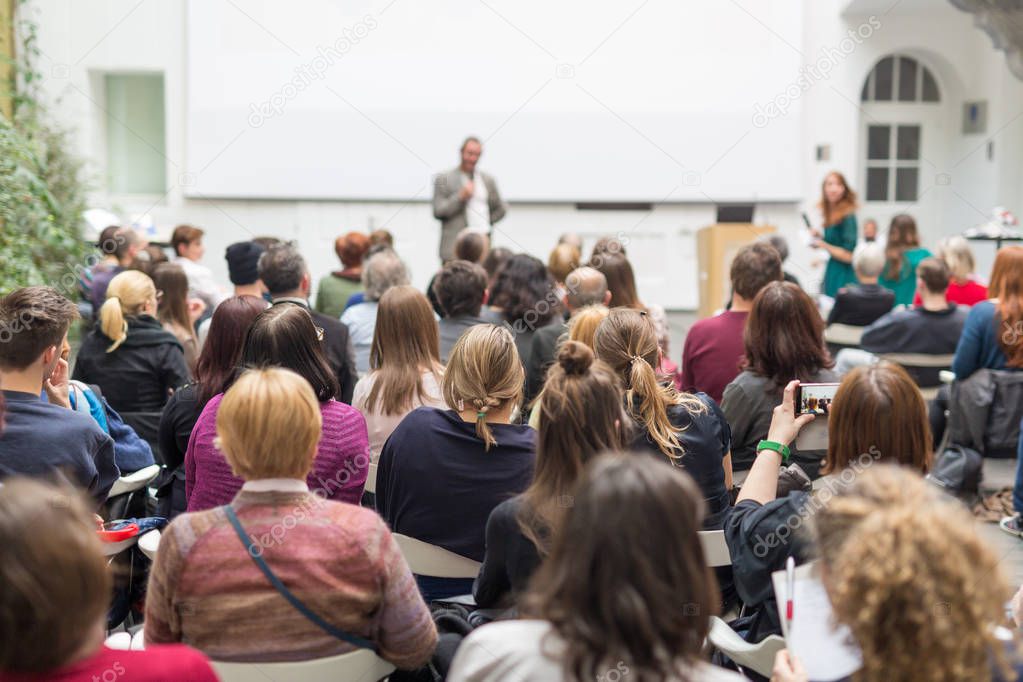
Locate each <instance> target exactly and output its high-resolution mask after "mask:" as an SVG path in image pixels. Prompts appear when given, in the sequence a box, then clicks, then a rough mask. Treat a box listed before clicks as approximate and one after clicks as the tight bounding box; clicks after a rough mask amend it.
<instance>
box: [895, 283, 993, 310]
mask: <svg viewBox="0 0 1023 682" xmlns="http://www.w3.org/2000/svg"><path fill="white" fill-rule="evenodd" d="M945 300H946V301H948V302H949V303H956V304H958V305H977V304H978V303H980V302H981V301H986V300H987V287H986V286H984V285H983V284H978V283H977V282H974V281H973V280H972V279H970V280H967V281H966V282H965V283H963V284H957V283H956V282H949V284H948V289H946V290H945ZM922 304H923V302H922V301H921V299H920V292H917V294H916V295H915V296H914V297H913V305H914V306H919V305H922Z"/></svg>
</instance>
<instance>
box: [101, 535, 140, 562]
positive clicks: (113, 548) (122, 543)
mask: <svg viewBox="0 0 1023 682" xmlns="http://www.w3.org/2000/svg"><path fill="white" fill-rule="evenodd" d="M138 540H139V536H138V535H134V536H132V537H130V538H128V539H127V540H119V541H118V542H104V543H102V544H103V556H110V557H112V556H114V555H115V554H120V553H121V552H123V551H124V550H126V549H128V548H129V547H131V546H132V545H134V544H135V543H136V542H138Z"/></svg>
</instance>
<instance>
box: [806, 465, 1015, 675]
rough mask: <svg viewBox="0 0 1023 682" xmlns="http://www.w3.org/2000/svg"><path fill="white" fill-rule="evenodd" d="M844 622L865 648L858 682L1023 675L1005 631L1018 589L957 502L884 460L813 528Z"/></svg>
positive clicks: (836, 500) (842, 494) (826, 582)
mask: <svg viewBox="0 0 1023 682" xmlns="http://www.w3.org/2000/svg"><path fill="white" fill-rule="evenodd" d="M810 527H811V530H812V533H813V535H814V537H815V540H816V545H817V548H818V551H819V552H820V558H821V577H822V580H823V582H824V586H825V588H826V589H827V592H828V595H829V596H830V598H831V604H832V607H833V609H834V614H835V619H836V620H837V621H838V622H839V623H842V624H844V625H846V626H848V627H849V629H850V630H851V632H852V635H853V638H854V639H855V640H856V642H857V644H859V646H860V649H861V650H862V652H863V667H862V668H861V669H860V670H859V672H857V673H856V674H855V675H854V677H853V679H854V680H856V682H903V681H905V682H910V681H915V680H930V681H935V682H952V681H953V680H954V681H957V682H958V681H965V680H971V681H973V680H989V679H991V674H992V663H994V665H995V666H997V667H998V669H999V671H1000V672H1001V673H1002V675H1003V676H1004V678H1005V679H1015V675H1014V674H1013V672H1012V668H1011V666H1010V665H1009V661H1008V656H1007V654H1006V649H1005V642H1003V641H1000V640H999V638H998V636H997V635H996V632H995V626H996V625H998V624H999V623H1000V622H1002V620H1003V619H1004V613H1005V612H1004V609H1003V607H1004V604H1005V602H1006V600H1007V599H1008V598H1009V596H1010V590H1009V587H1008V584H1007V582H1006V581H1005V577H1004V576H1003V574H1002V571H1001V568H1000V566H999V559H998V557H997V556H996V555H995V554H994V553H993V552H992V551H991V548H990V547H989V546H988V545H987V543H985V542H984V541H983V540H982V539H981V537H980V535H979V533H978V531H977V527H976V523H975V522H974V520H973V518H972V517H971V516H970V514H969V513H968V512H967V511H966V509H965V508H964V507H963V506H962V505H961V504H959V503H958V502H957V501H956V500H953V499H952V498H950V497H947V496H946V495H945V494H944V493H942V492H941V491H939V490H938V489H937V488H934V487H932V486H931V485H930V484H928V483H927V482H926V481H925V480H924V479H923V478H921V477H920V476H919V475H917V474H915V473H914V472H912V471H910V470H908V469H905V468H902V467H898V466H895V465H888V464H876V465H873V466H872V467H871V468H870V469H868V470H866V471H865V472H863V473H862V474H860V476H859V477H858V478H857V479H856V480H855V481H854V482H853V483H852V484H850V485H849V487H848V488H846V489H844V490H842V491H841V492H840V493H838V494H837V495H836V496H835V497H834V498H833V499H832V500H831V501H830V502H829V504H828V505H827V506H826V507H825V508H823V509H822V510H821V511H819V512H818V513H817V514H816V516H815V517H814V519H813V520H812V522H811V525H810Z"/></svg>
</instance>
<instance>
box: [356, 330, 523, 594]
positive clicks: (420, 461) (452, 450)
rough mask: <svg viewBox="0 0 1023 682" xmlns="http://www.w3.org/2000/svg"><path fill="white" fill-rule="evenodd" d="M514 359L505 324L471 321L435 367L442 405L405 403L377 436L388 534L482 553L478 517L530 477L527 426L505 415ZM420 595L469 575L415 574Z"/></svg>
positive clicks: (514, 385) (514, 386)
mask: <svg viewBox="0 0 1023 682" xmlns="http://www.w3.org/2000/svg"><path fill="white" fill-rule="evenodd" d="M523 379H524V377H523V371H522V364H521V363H520V362H519V359H518V356H517V354H516V352H515V342H514V340H513V339H512V335H511V332H509V331H508V330H507V329H504V328H502V327H497V326H494V325H477V326H475V327H471V328H470V329H469V330H468V331H466V332H465V334H464V335H462V338H460V339H459V340H458V343H456V344H455V348H454V350H452V352H451V359H450V361H449V362H448V365H447V367H446V368H445V370H444V384H443V391H444V400H445V402H446V403H447V405H448V407H449V408H450V409H448V410H440V409H435V408H432V407H421V408H419V409H417V410H413V411H412V412H410V413H409V415H408V416H407V417H405V419H404V420H402V422H401V423H400V424H398V427H397V428H396V429H395V430H394V432H393V433H392V434H391V437H390V438H389V439H388V440H387V442H386V443H385V444H384V449H383V451H382V452H381V454H380V464H379V469H378V470H377V492H376V504H377V510H378V511H379V512H380V514H381V516H383V517H384V520H386V521H387V523H388V524H389V525H390V527H391V529H392V530H393V531H394V532H396V533H403V534H405V535H409V536H412V537H414V538H418V539H419V540H422V541H424V542H428V543H430V544H433V545H439V546H441V547H443V548H444V549H447V550H450V551H452V552H454V553H456V554H461V555H463V556H467V557H469V558H470V559H474V560H476V561H482V560H483V554H484V546H485V545H484V531H485V528H486V523H487V518H488V517H489V516H490V513H491V512H492V511H493V510H494V507H496V506H497V505H498V504H500V503H501V502H503V501H505V500H506V499H508V498H509V497H511V496H513V495H516V494H518V493H521V492H522V491H523V490H525V489H526V488H527V487H528V486H529V482H530V481H531V480H532V476H533V458H534V456H533V451H534V448H535V436H536V433H535V432H534V431H533V429H531V428H530V427H528V426H524V425H520V424H517V423H513V422H514V419H513V416H514V415H515V413H516V410H517V408H518V404H519V402H520V399H521V397H522V384H523ZM419 582H420V588H421V589H422V590H423V593H424V595H426V597H427V598H428V599H437V598H442V597H448V596H451V595H456V594H465V593H466V592H469V591H470V589H471V588H472V581H471V580H460V579H425V578H420V579H419Z"/></svg>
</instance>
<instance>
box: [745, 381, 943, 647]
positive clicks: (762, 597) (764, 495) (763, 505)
mask: <svg viewBox="0 0 1023 682" xmlns="http://www.w3.org/2000/svg"><path fill="white" fill-rule="evenodd" d="M798 385H799V382H798V381H791V382H789V384H788V385H787V386H786V387H785V392H784V394H783V395H782V399H781V403H779V406H778V407H777V408H776V409H775V411H774V417H773V418H772V420H771V427H770V429H769V430H768V433H767V439H766V440H765V441H762V442H761V443H760V444H759V445H758V446H757V459H756V461H755V462H754V463H753V467H752V468H751V469H750V472H749V475H748V476H747V477H746V480H745V481H744V482H743V484H742V488H741V489H740V490H739V497H738V499H737V500H736V502H735V507H734V508H733V509H732V513H731V515H730V516H729V518H728V522H727V523H726V525H725V540H726V541H727V542H728V549H729V551H730V552H731V556H732V569H733V571H734V575H735V586H736V588H737V590H738V593H739V596H740V597H741V598H742V601H743V603H744V604H745V605H746V607H747V609H749V610H750V611H751V612H752V614H753V620H752V622H751V623H750V629H749V632H748V634H747V635H746V639H748V640H750V641H753V642H758V641H760V640H761V639H763V638H764V637H766V636H767V635H770V634H775V633H778V632H780V631H781V627H780V624H779V621H778V610H777V608H776V605H775V596H774V588H773V586H772V583H771V573H773V572H774V571H778V570H782V569H784V568H785V562H786V559H787V558H788V557H790V556H792V557H795V559H796V560H797V562H801V561H803V560H806V558H807V556H808V554H809V552H810V550H809V547H808V546H807V544H806V542H805V540H804V539H803V537H802V536H801V535H800V534H799V533H796V532H795V531H796V529H797V527H796V526H793V521H792V519H800V520H802V519H805V517H806V516H807V515H808V514H813V513H814V512H816V511H817V510H819V509H820V508H821V507H822V506H825V505H827V503H828V500H830V499H831V498H832V497H833V496H834V492H835V491H834V487H835V485H836V484H837V483H838V481H839V480H845V479H846V473H845V472H846V471H849V472H850V474H849V476H856V475H857V473H859V472H862V471H863V469H864V468H866V467H869V466H873V465H875V464H877V463H879V462H893V463H896V464H900V465H903V466H905V467H907V468H909V469H911V470H914V471H916V472H918V473H921V474H926V473H927V471H928V469H929V468H930V463H931V456H932V453H931V450H932V448H931V430H930V427H929V425H928V423H927V409H926V406H925V405H924V400H923V397H922V396H921V395H920V390H919V389H918V388H917V386H916V383H914V381H913V380H912V379H911V378H910V376H909V375H908V374H906V371H905V370H904V369H902V368H901V367H899V366H898V365H895V364H892V363H889V362H879V363H877V364H876V365H871V366H869V367H857V368H856V369H854V370H853V371H851V372H850V373H849V374H847V375H846V376H845V377H844V378H843V379H842V383H841V384H840V385H839V387H838V391H837V392H836V393H835V399H834V406H833V407H832V408H831V413H830V415H829V417H828V454H827V457H826V458H825V460H824V465H823V466H822V467H821V473H823V474H826V476H825V478H824V479H822V482H821V484H820V485H819V488H818V490H817V491H816V492H813V493H807V492H803V491H795V492H791V493H789V494H788V495H787V496H786V497H782V498H780V499H775V498H776V494H777V489H778V471H779V469H780V468H781V465H782V464H783V463H787V461H788V458H789V449H788V447H789V445H790V444H791V443H792V441H793V440H795V437H796V434H797V433H798V432H799V430H800V429H801V428H802V427H804V426H805V425H806V424H807V423H809V422H810V421H812V420H813V419H814V415H812V414H806V415H800V416H797V415H796V414H795V404H794V401H795V390H796V387H797V386H798Z"/></svg>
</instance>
